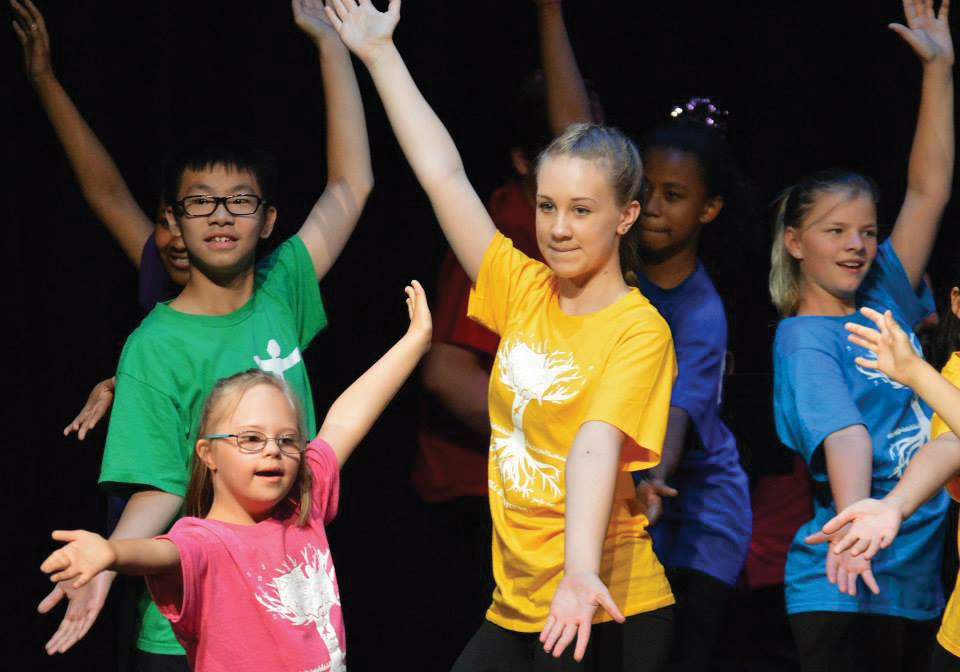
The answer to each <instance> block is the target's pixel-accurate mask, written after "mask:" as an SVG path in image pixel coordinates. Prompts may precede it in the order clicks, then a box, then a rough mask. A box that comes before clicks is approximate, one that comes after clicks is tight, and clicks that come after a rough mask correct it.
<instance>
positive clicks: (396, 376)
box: [318, 333, 429, 466]
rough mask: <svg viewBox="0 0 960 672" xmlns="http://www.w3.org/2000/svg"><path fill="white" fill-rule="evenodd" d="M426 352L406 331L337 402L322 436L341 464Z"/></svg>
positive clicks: (321, 430)
mask: <svg viewBox="0 0 960 672" xmlns="http://www.w3.org/2000/svg"><path fill="white" fill-rule="evenodd" d="M427 342H429V340H428V341H427ZM424 351H425V345H424V341H423V339H422V338H418V337H414V336H411V335H410V334H409V333H408V334H406V335H405V336H404V337H403V338H401V339H400V340H399V341H398V342H397V343H396V345H394V346H393V347H392V348H390V349H389V350H388V351H387V352H386V354H384V355H383V357H381V358H380V359H379V360H377V362H376V363H375V364H374V365H373V366H371V367H370V368H369V369H367V371H366V372H365V373H364V374H363V375H362V376H360V377H359V378H358V379H357V380H356V381H355V382H354V383H353V384H352V385H351V386H350V387H348V388H347V389H346V391H345V392H344V393H343V394H341V395H340V396H339V397H338V398H337V400H336V401H335V402H333V405H332V406H331V407H330V410H329V411H328V412H327V417H326V418H325V419H324V421H323V426H322V427H321V428H320V432H319V434H318V436H319V437H320V438H322V439H323V440H324V441H326V442H327V443H329V444H330V446H331V447H332V448H333V451H334V453H335V454H336V456H337V462H338V464H340V465H341V466H342V465H343V463H344V462H346V460H347V458H348V457H349V456H350V454H351V453H352V452H353V449H354V448H356V446H357V444H358V443H360V440H361V439H362V438H363V437H364V436H365V435H366V433H367V432H368V431H369V430H370V427H371V426H372V425H373V423H374V421H375V420H376V419H377V418H378V417H379V416H380V414H381V413H382V412H383V409H384V408H386V406H387V404H388V403H389V402H390V400H391V399H392V398H393V396H394V395H395V394H396V393H397V390H399V389H400V386H401V385H403V383H404V381H405V380H406V379H407V378H408V377H409V376H410V373H411V372H413V369H414V368H415V367H416V365H417V362H418V361H419V360H420V357H421V356H422V355H423V353H424Z"/></svg>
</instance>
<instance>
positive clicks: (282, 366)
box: [253, 338, 300, 378]
mask: <svg viewBox="0 0 960 672" xmlns="http://www.w3.org/2000/svg"><path fill="white" fill-rule="evenodd" d="M267 354H268V355H270V358H269V359H260V358H259V357H257V356H256V355H254V356H253V361H255V362H256V363H257V366H259V367H260V370H261V371H266V372H267V373H272V374H273V375H275V376H278V377H279V378H283V372H284V371H286V370H287V369H290V368H293V367H294V366H296V365H297V364H299V363H300V348H294V349H293V352H291V353H290V354H289V355H287V356H286V357H281V356H280V344H279V343H277V342H276V341H275V340H274V339H272V338H271V339H270V341H269V342H268V343H267Z"/></svg>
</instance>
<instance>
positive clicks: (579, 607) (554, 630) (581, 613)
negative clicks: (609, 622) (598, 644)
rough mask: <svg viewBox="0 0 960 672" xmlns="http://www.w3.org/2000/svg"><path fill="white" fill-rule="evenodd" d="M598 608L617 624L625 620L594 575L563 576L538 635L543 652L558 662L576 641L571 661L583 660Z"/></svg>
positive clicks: (604, 587)
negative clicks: (541, 630)
mask: <svg viewBox="0 0 960 672" xmlns="http://www.w3.org/2000/svg"><path fill="white" fill-rule="evenodd" d="M597 607H603V608H604V609H606V610H607V613H608V614H610V615H611V616H613V620H615V621H617V622H618V623H623V621H624V620H625V619H624V616H623V614H622V613H621V612H620V609H619V608H618V607H617V605H616V604H615V603H614V601H613V597H612V596H611V595H610V591H609V590H607V587H606V586H605V585H603V581H601V580H600V577H599V576H597V575H596V574H594V573H593V572H572V573H568V574H565V575H564V577H563V579H562V580H561V581H560V585H558V586H557V592H556V593H554V595H553V601H552V602H551V603H550V613H549V615H548V616H547V621H546V623H545V624H544V626H543V632H541V633H540V641H541V642H542V643H543V650H544V651H546V652H547V653H552V654H553V656H554V657H555V658H559V657H560V656H561V655H562V654H563V651H564V649H566V648H567V645H569V644H570V643H571V642H572V641H573V640H574V638H576V640H577V644H576V648H574V651H573V658H574V660H576V661H578V662H579V661H581V660H583V655H584V653H586V651H587V643H588V642H589V641H590V625H591V623H592V622H593V614H594V612H596V610H597Z"/></svg>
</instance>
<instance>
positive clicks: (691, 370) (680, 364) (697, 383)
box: [670, 323, 726, 423]
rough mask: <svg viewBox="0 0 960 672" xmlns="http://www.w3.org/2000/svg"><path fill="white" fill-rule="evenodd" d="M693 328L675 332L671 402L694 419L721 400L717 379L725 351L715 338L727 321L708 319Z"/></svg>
mask: <svg viewBox="0 0 960 672" xmlns="http://www.w3.org/2000/svg"><path fill="white" fill-rule="evenodd" d="M702 326H703V328H698V329H696V330H693V329H686V330H684V331H683V332H680V333H677V332H674V334H673V337H674V345H675V347H676V350H677V380H676V382H675V383H674V385H673V396H672V398H671V401H670V405H671V406H675V407H676V408H681V409H683V410H684V411H686V412H687V415H689V416H690V418H691V420H693V421H694V422H695V423H698V422H700V420H701V419H702V418H703V417H704V416H705V415H706V413H707V412H708V410H709V409H711V408H716V407H718V406H719V404H720V381H721V378H722V376H723V358H724V356H725V355H726V351H725V349H724V348H723V346H722V343H719V342H718V340H721V339H722V333H721V329H723V331H724V332H725V327H726V324H716V323H707V324H705V325H702Z"/></svg>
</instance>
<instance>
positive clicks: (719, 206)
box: [700, 196, 723, 224]
mask: <svg viewBox="0 0 960 672" xmlns="http://www.w3.org/2000/svg"><path fill="white" fill-rule="evenodd" d="M721 210H723V196H714V197H713V198H711V199H710V200H709V201H707V204H706V205H705V206H703V210H702V211H701V212H700V223H701V224H709V223H710V222H712V221H713V220H715V219H716V218H717V217H718V216H720V211H721Z"/></svg>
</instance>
